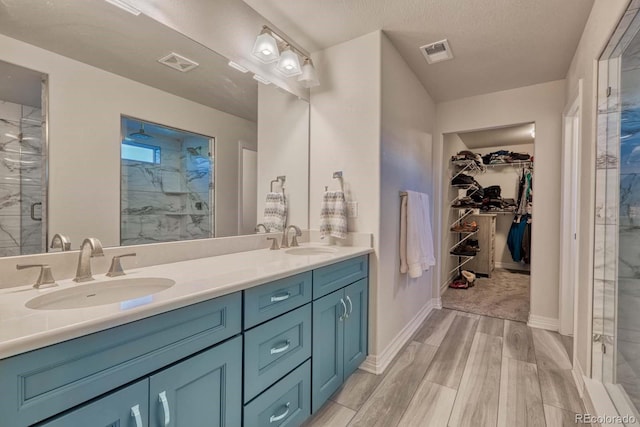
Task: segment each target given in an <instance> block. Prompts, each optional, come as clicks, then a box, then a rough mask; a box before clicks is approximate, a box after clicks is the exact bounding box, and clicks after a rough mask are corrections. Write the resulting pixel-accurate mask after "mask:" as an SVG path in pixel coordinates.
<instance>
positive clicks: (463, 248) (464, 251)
mask: <svg viewBox="0 0 640 427" xmlns="http://www.w3.org/2000/svg"><path fill="white" fill-rule="evenodd" d="M478 250H479V249H477V248H474V247H471V246H469V245H465V244H462V245H458V246H456V247H455V248H453V249H452V250H451V252H449V253H450V254H451V255H458V256H476V255H477V254H478Z"/></svg>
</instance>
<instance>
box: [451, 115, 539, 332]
mask: <svg viewBox="0 0 640 427" xmlns="http://www.w3.org/2000/svg"><path fill="white" fill-rule="evenodd" d="M534 142H535V124H534V123H523V124H517V125H513V126H507V127H500V128H492V129H483V130H477V131H471V132H458V133H451V134H446V135H444V146H443V154H444V156H443V158H444V162H445V165H444V168H443V170H444V171H445V173H444V179H443V185H444V186H445V188H444V189H443V190H444V191H443V193H442V194H443V195H444V197H443V204H444V206H445V208H444V209H445V212H444V214H445V215H444V216H443V218H444V219H445V221H443V227H446V229H444V230H442V232H443V235H444V236H445V238H444V239H443V241H444V246H445V247H444V248H443V252H445V253H443V259H444V260H445V264H446V269H445V271H444V273H447V274H445V276H444V277H443V278H444V279H445V281H446V282H445V283H444V284H443V285H444V289H445V290H444V292H443V294H442V305H443V307H445V308H448V309H452V310H458V311H462V312H467V313H473V314H481V315H484V316H490V317H496V318H502V319H509V320H515V321H520V322H527V320H528V316H529V307H530V270H531V262H532V259H531V227H532V223H533V217H532V215H531V213H532V203H533V170H534V160H535V159H534V157H533V152H534V150H533V149H534Z"/></svg>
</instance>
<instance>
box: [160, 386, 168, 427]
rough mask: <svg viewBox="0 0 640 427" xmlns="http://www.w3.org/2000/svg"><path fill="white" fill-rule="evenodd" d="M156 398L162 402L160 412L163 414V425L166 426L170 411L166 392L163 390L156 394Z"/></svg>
mask: <svg viewBox="0 0 640 427" xmlns="http://www.w3.org/2000/svg"><path fill="white" fill-rule="evenodd" d="M158 400H160V403H162V413H163V415H164V425H165V426H168V425H169V423H170V422H171V412H170V411H169V402H168V401H167V392H166V391H163V392H162V393H160V394H159V395H158Z"/></svg>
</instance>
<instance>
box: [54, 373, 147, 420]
mask: <svg viewBox="0 0 640 427" xmlns="http://www.w3.org/2000/svg"><path fill="white" fill-rule="evenodd" d="M148 383H149V381H148V380H146V379H145V380H142V381H139V382H137V383H135V384H132V385H130V386H128V387H125V388H123V389H122V390H119V391H116V392H114V393H110V394H108V395H106V396H105V397H102V398H100V399H98V400H96V401H95V402H93V403H90V404H88V405H84V406H81V407H80V408H78V409H76V410H74V411H71V412H69V413H68V414H66V415H64V416H61V417H59V418H55V419H53V420H52V421H49V422H45V423H44V424H42V427H69V426H92V427H113V426H119V427H147V426H148V425H149V405H148V401H149V394H148V392H149V388H148V387H149V384H148Z"/></svg>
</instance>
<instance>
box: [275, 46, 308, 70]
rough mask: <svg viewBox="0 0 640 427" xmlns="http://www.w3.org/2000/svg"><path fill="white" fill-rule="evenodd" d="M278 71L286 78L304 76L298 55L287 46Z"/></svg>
mask: <svg viewBox="0 0 640 427" xmlns="http://www.w3.org/2000/svg"><path fill="white" fill-rule="evenodd" d="M276 69H277V70H278V71H279V72H280V73H281V74H284V75H285V76H286V77H293V76H298V75H300V74H302V70H301V69H300V60H299V59H298V55H296V53H295V52H294V51H292V50H291V48H290V47H288V46H287V49H286V50H285V51H284V52H282V54H281V55H280V60H279V61H278V65H277V66H276Z"/></svg>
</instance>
